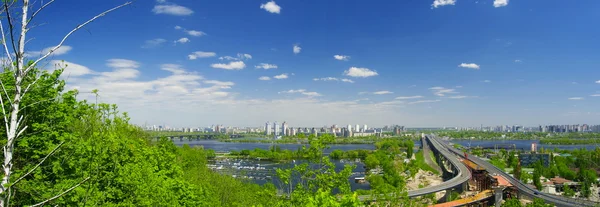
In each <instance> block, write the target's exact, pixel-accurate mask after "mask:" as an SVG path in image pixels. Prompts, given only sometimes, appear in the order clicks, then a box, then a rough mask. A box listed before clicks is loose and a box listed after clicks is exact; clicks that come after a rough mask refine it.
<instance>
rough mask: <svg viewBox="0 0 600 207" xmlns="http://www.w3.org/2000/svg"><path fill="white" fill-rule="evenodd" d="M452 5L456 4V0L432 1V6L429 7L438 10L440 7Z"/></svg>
mask: <svg viewBox="0 0 600 207" xmlns="http://www.w3.org/2000/svg"><path fill="white" fill-rule="evenodd" d="M454 4H456V0H434V1H433V4H431V6H432V7H433V8H438V7H440V6H446V5H454Z"/></svg>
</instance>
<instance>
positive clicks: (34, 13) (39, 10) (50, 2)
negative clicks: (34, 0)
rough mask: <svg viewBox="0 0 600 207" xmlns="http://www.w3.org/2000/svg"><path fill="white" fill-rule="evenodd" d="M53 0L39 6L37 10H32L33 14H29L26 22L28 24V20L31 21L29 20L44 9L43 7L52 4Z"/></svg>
mask: <svg viewBox="0 0 600 207" xmlns="http://www.w3.org/2000/svg"><path fill="white" fill-rule="evenodd" d="M53 2H54V0H50V1H49V2H48V3H46V4H44V5H42V7H40V8H39V9H38V10H37V11H35V12H33V14H32V15H31V17H29V20H27V24H29V22H31V20H33V18H34V17H35V16H36V15H37V14H38V13H40V12H41V11H42V10H44V8H46V7H47V6H48V5H50V4H52V3H53Z"/></svg>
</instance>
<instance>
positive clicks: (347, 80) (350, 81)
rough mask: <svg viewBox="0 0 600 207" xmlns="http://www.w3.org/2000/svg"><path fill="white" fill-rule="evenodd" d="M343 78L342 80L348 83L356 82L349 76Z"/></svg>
mask: <svg viewBox="0 0 600 207" xmlns="http://www.w3.org/2000/svg"><path fill="white" fill-rule="evenodd" d="M341 80H342V82H346V83H354V81H353V80H350V79H347V78H342V79H341Z"/></svg>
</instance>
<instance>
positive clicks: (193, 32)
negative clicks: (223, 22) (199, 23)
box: [185, 30, 206, 37]
mask: <svg viewBox="0 0 600 207" xmlns="http://www.w3.org/2000/svg"><path fill="white" fill-rule="evenodd" d="M185 33H187V34H188V35H191V36H194V37H200V36H204V35H206V33H204V32H203V31H198V30H186V31H185Z"/></svg>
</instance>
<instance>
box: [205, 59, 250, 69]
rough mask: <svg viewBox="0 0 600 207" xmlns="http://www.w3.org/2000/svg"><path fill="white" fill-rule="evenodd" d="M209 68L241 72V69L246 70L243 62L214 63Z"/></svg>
mask: <svg viewBox="0 0 600 207" xmlns="http://www.w3.org/2000/svg"><path fill="white" fill-rule="evenodd" d="M210 67H213V68H217V69H224V70H241V69H244V68H246V64H244V61H235V62H229V63H227V64H223V63H215V64H212V65H210Z"/></svg>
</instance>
